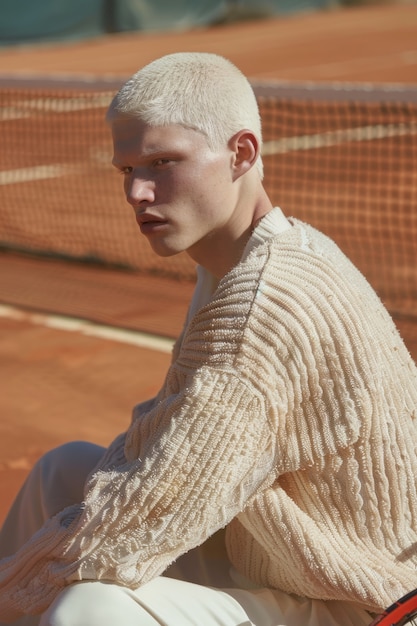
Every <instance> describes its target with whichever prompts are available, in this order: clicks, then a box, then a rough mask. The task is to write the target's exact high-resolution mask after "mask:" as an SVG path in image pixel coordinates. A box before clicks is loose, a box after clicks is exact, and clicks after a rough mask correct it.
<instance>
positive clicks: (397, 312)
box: [0, 0, 417, 521]
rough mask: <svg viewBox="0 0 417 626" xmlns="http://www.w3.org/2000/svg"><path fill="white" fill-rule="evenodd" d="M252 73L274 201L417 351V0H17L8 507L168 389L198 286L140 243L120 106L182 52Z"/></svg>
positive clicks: (179, 265) (3, 107) (8, 119)
mask: <svg viewBox="0 0 417 626" xmlns="http://www.w3.org/2000/svg"><path fill="white" fill-rule="evenodd" d="M187 50H188V51H190V50H198V51H207V52H215V53H218V54H222V55H224V56H226V57H228V58H229V59H230V60H231V61H232V62H234V63H236V65H238V67H240V69H241V70H242V71H243V72H244V73H245V74H246V75H247V76H248V77H249V79H250V81H251V82H252V85H253V88H254V90H255V94H256V96H257V98H258V102H259V106H260V110H261V114H262V118H263V126H264V148H263V158H264V163H265V185H266V188H267V191H268V193H269V194H270V196H271V199H272V201H273V202H274V203H275V204H279V205H280V206H281V207H282V208H283V210H284V212H285V213H286V214H287V215H295V216H296V217H298V218H300V219H303V220H305V221H307V222H309V223H311V224H313V225H314V226H316V227H317V228H319V229H321V230H322V231H323V232H325V233H327V234H328V235H330V236H331V237H332V238H333V239H335V241H336V242H337V243H338V244H339V245H340V246H341V247H342V249H343V250H344V251H345V252H346V254H347V255H348V256H349V257H350V258H351V259H352V260H353V262H354V263H355V264H356V265H357V266H358V267H359V268H360V269H361V271H362V272H363V273H364V274H365V276H366V277H367V278H368V280H369V281H370V282H371V284H372V285H373V286H374V288H375V289H376V291H377V292H378V294H379V296H380V298H381V299H382V300H383V301H384V303H385V305H386V306H387V307H388V309H389V311H390V313H391V314H392V316H393V317H394V320H395V322H396V324H397V327H398V329H399V331H400V332H401V334H402V336H403V338H404V340H405V342H406V344H407V346H408V348H409V350H410V352H411V354H412V355H413V357H414V358H416V357H417V266H416V258H417V167H416V165H417V2H416V1H414V0H408V1H405V0H404V1H390V0H386V1H384V2H379V1H375V0H374V1H372V2H366V1H360V0H356V1H355V0H350V1H343V0H259V1H256V0H253V1H250V0H241V1H238V0H236V1H226V0H224V1H217V0H188V2H187V1H185V0H172V1H169V0H88V1H87V0H83V1H81V0H37V2H36V3H35V2H33V1H31V0H2V2H1V4H0V133H1V147H2V149H1V151H0V390H1V393H0V521H1V519H2V517H3V516H4V515H5V513H6V510H7V508H8V506H9V504H10V502H11V500H12V499H13V497H14V494H15V493H16V490H17V489H18V487H19V485H20V484H21V482H22V480H24V478H25V476H26V474H27V472H28V471H29V470H30V468H31V467H32V465H33V463H34V462H35V461H36V459H37V458H39V456H40V455H41V454H42V453H43V452H45V451H46V450H47V449H49V448H51V447H53V446H55V445H59V444H60V443H63V442H64V441H68V440H70V439H87V440H90V441H95V442H96V443H100V444H102V445H107V444H108V443H109V442H110V441H111V439H112V438H113V437H114V436H116V435H117V434H118V433H119V432H121V431H122V430H125V428H126V427H127V425H128V423H129V419H130V412H131V408H132V406H133V405H134V404H135V403H136V402H139V401H140V400H143V399H145V398H147V397H149V396H151V395H153V394H154V393H156V392H157V390H158V388H159V386H160V384H161V382H162V380H163V377H164V373H165V371H166V368H167V367H168V364H169V359H170V350H171V347H172V342H173V340H174V338H175V336H176V335H177V334H178V333H179V331H180V329H181V326H182V320H183V317H184V315H185V312H186V309H187V303H188V301H189V298H190V296H191V293H192V290H193V286H194V276H195V268H194V266H193V264H192V263H191V262H190V260H189V259H188V257H186V256H185V255H179V256H178V257H175V258H171V259H158V258H157V257H154V256H153V254H152V253H151V251H150V249H149V247H148V244H147V242H146V241H142V240H141V238H140V233H138V230H137V226H136V223H135V220H134V216H133V212H132V211H131V210H130V209H129V207H128V206H127V205H126V203H125V200H124V198H123V193H122V184H121V179H120V176H117V175H116V174H115V172H114V171H113V169H112V167H111V165H110V161H111V156H112V147H111V141H110V136H109V131H108V129H107V127H106V125H105V123H104V115H105V111H106V108H107V106H108V104H109V102H110V100H111V98H112V96H113V94H114V93H115V91H116V90H117V88H118V87H119V86H120V85H121V84H122V82H123V81H124V80H125V79H126V78H128V77H129V76H130V75H131V74H132V73H133V72H135V71H136V70H137V69H139V68H140V67H141V66H143V65H144V64H146V63H147V62H149V61H151V60H153V59H154V58H156V57H159V56H161V55H163V54H167V53H170V52H176V51H187Z"/></svg>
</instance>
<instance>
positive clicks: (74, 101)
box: [0, 92, 114, 122]
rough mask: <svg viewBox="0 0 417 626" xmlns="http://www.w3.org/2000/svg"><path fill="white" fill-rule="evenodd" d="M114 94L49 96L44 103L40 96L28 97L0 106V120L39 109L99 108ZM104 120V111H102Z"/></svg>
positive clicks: (23, 115) (108, 102)
mask: <svg viewBox="0 0 417 626" xmlns="http://www.w3.org/2000/svg"><path fill="white" fill-rule="evenodd" d="M113 95H114V94H112V93H110V92H107V93H99V94H96V95H94V96H91V95H90V96H86V97H85V98H83V97H82V96H80V97H78V98H65V99H64V98H49V99H48V100H47V104H46V105H45V100H44V99H42V98H29V99H28V100H22V101H18V102H16V104H13V103H12V104H11V105H9V106H7V107H1V108H0V122H8V121H10V120H18V119H24V118H27V117H30V115H31V113H32V112H33V111H40V112H41V113H42V114H45V113H46V114H48V113H74V112H77V111H84V110H87V109H101V108H103V109H104V108H105V109H107V107H108V106H109V104H110V102H111V99H112V97H113ZM103 122H104V113H103Z"/></svg>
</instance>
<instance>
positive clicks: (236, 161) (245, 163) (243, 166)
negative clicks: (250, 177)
mask: <svg viewBox="0 0 417 626" xmlns="http://www.w3.org/2000/svg"><path fill="white" fill-rule="evenodd" d="M229 148H230V149H231V150H232V152H233V162H232V169H233V180H237V179H238V178H239V177H240V176H242V175H243V174H246V172H248V171H249V170H250V169H251V168H252V167H253V166H254V165H255V163H256V161H257V159H258V156H259V151H260V147H259V141H258V139H257V137H256V135H254V133H253V132H252V131H251V130H247V129H244V130H240V131H239V132H238V133H236V134H235V135H233V137H232V138H231V139H230V141H229Z"/></svg>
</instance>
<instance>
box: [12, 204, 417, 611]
mask: <svg viewBox="0 0 417 626" xmlns="http://www.w3.org/2000/svg"><path fill="white" fill-rule="evenodd" d="M291 222H292V228H291V229H289V230H288V231H286V232H284V233H280V234H276V224H275V219H274V212H271V213H270V214H268V215H267V216H266V217H265V218H264V219H263V220H262V221H261V223H260V224H259V226H258V227H257V229H256V231H255V233H254V235H253V236H252V238H251V240H250V242H249V244H248V246H247V249H246V251H245V254H244V257H243V258H242V261H241V262H240V263H239V264H238V265H237V266H236V267H235V268H234V269H233V270H232V271H230V272H229V273H228V274H227V275H226V276H225V278H224V279H223V280H222V281H220V283H219V285H218V287H217V289H216V290H215V292H214V294H213V296H212V298H211V299H210V301H209V302H208V303H207V304H206V305H204V306H203V307H202V308H201V309H200V310H198V311H197V312H196V314H195V315H194V316H193V317H192V319H191V320H190V322H189V324H188V326H187V328H186V330H185V332H184V334H183V336H182V337H181V338H180V340H179V341H178V343H177V345H176V348H175V350H174V355H173V361H172V365H171V367H170V369H169V371H168V373H167V377H166V380H165V383H164V385H163V387H162V389H161V391H160V392H159V394H158V396H157V398H155V399H154V400H152V401H150V402H148V403H144V404H142V405H139V406H138V407H137V408H136V409H135V411H134V416H133V420H132V424H131V426H130V428H129V430H128V432H127V434H126V435H121V436H120V437H119V438H118V439H116V441H115V442H113V444H112V445H111V446H110V447H109V449H108V451H107V453H106V454H105V457H104V458H103V460H102V462H101V464H100V468H99V469H98V470H97V471H95V472H94V473H93V474H92V475H91V477H90V479H89V480H88V483H87V485H86V492H85V502H84V503H83V504H78V505H74V506H73V507H70V508H68V509H66V510H64V511H62V512H61V513H60V514H59V515H57V516H56V517H54V518H53V519H51V520H50V521H48V522H47V523H46V524H45V526H44V527H43V528H42V529H41V530H40V531H39V532H38V533H37V534H36V535H35V536H34V537H33V538H32V539H31V540H30V541H29V542H28V543H27V544H26V545H25V546H23V547H22V549H21V550H20V551H19V552H18V553H17V554H16V555H14V556H12V557H10V558H7V559H4V560H3V561H2V562H1V563H0V619H3V620H4V619H13V618H14V617H17V616H18V615H20V614H21V613H22V612H40V611H43V610H44V609H45V608H46V607H47V606H48V605H49V603H50V602H51V601H52V600H53V598H54V597H55V596H56V594H57V593H58V592H59V591H60V590H61V589H62V587H63V586H65V585H67V584H69V583H70V582H72V581H77V580H81V579H104V580H108V581H115V582H117V583H119V584H121V585H126V586H129V587H136V586H138V585H141V584H142V583H145V582H146V581H149V580H150V579H152V578H153V577H155V576H157V575H158V574H160V573H162V572H163V571H164V570H165V569H166V568H167V566H168V565H169V564H170V563H171V562H172V561H174V560H175V559H176V558H177V557H178V556H179V555H181V554H182V553H184V552H186V551H188V550H189V549H191V548H193V547H194V546H196V545H199V544H201V543H202V542H204V541H205V540H206V539H207V538H208V537H209V536H210V535H211V534H213V533H214V532H215V531H216V530H217V529H219V528H221V527H225V526H227V528H226V539H227V549H228V553H229V556H230V559H231V561H232V563H233V564H234V566H235V568H236V569H237V570H238V571H239V572H240V573H242V574H243V575H245V576H246V577H248V578H250V579H251V580H252V581H254V582H255V583H257V584H259V585H264V586H270V587H276V588H279V589H282V590H284V591H287V592H292V593H295V594H298V595H301V596H307V597H310V598H321V599H339V600H348V601H352V602H354V603H357V604H358V605H361V606H363V607H364V608H367V609H370V610H377V609H380V608H381V607H384V606H385V605H387V604H389V603H390V602H391V601H393V600H394V599H395V598H396V597H397V596H400V595H402V594H403V593H404V592H406V591H408V590H409V589H411V588H413V587H415V586H417V571H416V565H417V485H416V477H417V456H416V447H417V432H416V417H417V373H416V367H415V364H414V363H413V361H412V359H411V357H410V355H409V354H408V352H407V350H406V348H405V347H404V345H403V343H402V341H401V339H400V337H399V335H398V333H397V331H396V329H395V327H394V325H393V323H392V321H391V319H390V317H389V315H388V314H387V312H386V311H385V309H384V308H383V306H382V304H381V303H380V301H379V299H378V297H377V296H376V295H375V293H374V292H373V291H372V289H371V288H370V286H369V285H368V284H367V282H366V281H365V279H364V278H363V277H362V275H361V274H360V273H359V272H358V271H357V270H356V269H355V268H354V267H353V266H352V264H351V263H350V262H349V261H348V260H347V259H346V257H345V256H344V255H343V254H342V253H341V252H340V250H339V249H338V248H337V247H336V245H335V244H334V243H333V242H331V241H330V240H329V239H327V238H326V237H325V236H323V235H322V234H320V233H318V232H317V231H316V230H314V229H313V228H312V227H310V226H308V225H305V224H303V223H301V222H299V221H297V220H291Z"/></svg>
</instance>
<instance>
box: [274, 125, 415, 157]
mask: <svg viewBox="0 0 417 626" xmlns="http://www.w3.org/2000/svg"><path fill="white" fill-rule="evenodd" d="M416 133H417V123H416V122H410V123H409V124H405V123H401V124H378V125H376V126H359V127H358V128H346V129H339V130H333V131H328V132H326V133H319V134H316V135H300V136H295V137H282V138H281V139H274V140H272V141H266V142H265V143H264V145H263V148H262V155H264V156H268V155H273V154H285V153H287V152H296V151H297V150H315V149H317V148H329V147H331V146H336V145H338V144H342V143H350V142H353V141H371V140H376V139H386V138H387V137H401V136H403V135H415V134H416Z"/></svg>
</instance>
